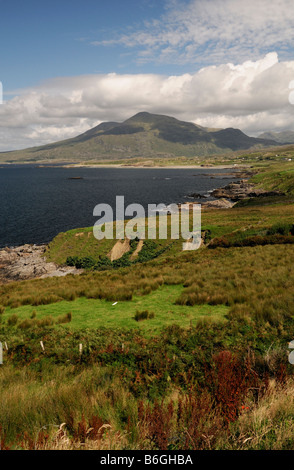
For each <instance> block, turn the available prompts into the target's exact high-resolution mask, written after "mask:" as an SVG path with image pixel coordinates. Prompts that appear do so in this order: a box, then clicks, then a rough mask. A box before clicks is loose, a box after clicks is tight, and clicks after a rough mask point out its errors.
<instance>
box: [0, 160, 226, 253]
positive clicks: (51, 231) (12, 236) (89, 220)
mask: <svg viewBox="0 0 294 470" xmlns="http://www.w3.org/2000/svg"><path fill="white" fill-rule="evenodd" d="M228 171H229V170H215V169H207V168H203V169H199V170H198V169H197V170H196V169H146V168H144V169H142V168H141V169H140V168H132V169H131V168H121V169H119V168H95V169H93V168H70V169H69V168H67V169H66V168H61V167H55V168H50V167H43V168H37V167H34V166H31V167H30V166H16V165H15V166H14V165H13V166H12V165H11V166H10V165H9V166H6V167H5V166H4V167H1V168H0V200H1V206H0V220H1V224H0V247H4V246H16V245H21V244H24V243H36V244H40V243H47V242H49V241H50V240H52V238H53V237H55V236H56V235H57V234H58V233H59V232H64V231H66V230H69V229H72V228H78V227H89V226H92V225H93V224H94V223H95V222H96V220H97V217H94V216H93V209H94V207H95V206H96V204H99V203H107V204H110V205H111V206H112V207H113V208H114V209H115V197H116V195H122V196H125V206H127V205H128V204H131V203H140V204H142V205H143V207H144V208H145V210H146V213H147V206H148V204H151V203H154V204H159V203H164V204H172V203H179V202H187V201H190V200H191V198H189V197H188V194H190V193H192V192H197V193H200V194H209V193H208V191H211V190H212V189H214V188H219V187H221V186H225V185H226V184H228V183H229V182H230V181H233V180H234V178H233V177H231V178H227V177H226V176H225V175H223V176H222V174H223V173H227V172H228ZM212 173H213V174H215V173H218V176H217V178H211V177H210V176H207V175H209V174H212ZM72 177H82V178H83V179H76V180H75V179H69V178H72ZM199 202H200V201H199Z"/></svg>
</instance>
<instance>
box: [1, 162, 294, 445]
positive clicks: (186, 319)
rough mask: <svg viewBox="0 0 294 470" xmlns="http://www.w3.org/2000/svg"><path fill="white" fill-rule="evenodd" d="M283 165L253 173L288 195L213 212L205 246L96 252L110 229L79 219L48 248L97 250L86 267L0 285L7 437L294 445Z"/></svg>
mask: <svg viewBox="0 0 294 470" xmlns="http://www.w3.org/2000/svg"><path fill="white" fill-rule="evenodd" d="M280 164H281V162H275V163H274V164H271V166H270V167H269V168H268V167H267V166H266V164H265V163H262V165H263V166H262V168H261V169H260V171H262V172H263V174H264V176H263V178H261V177H260V175H261V172H258V174H256V175H255V176H254V178H255V179H256V182H257V183H258V184H265V185H267V186H268V187H269V188H272V187H273V186H279V188H280V189H283V192H285V196H283V197H277V198H274V197H271V198H264V199H262V198H260V199H259V198H258V200H254V201H252V200H247V201H246V200H245V201H242V203H239V204H237V206H235V207H234V208H233V209H230V210H228V211H220V210H211V211H204V212H203V214H202V217H203V219H202V236H203V245H202V247H201V248H200V249H199V250H197V251H191V252H183V251H182V250H181V240H179V241H176V242H175V243H173V244H171V243H170V240H168V241H165V242H164V241H162V240H156V241H155V244H156V247H155V248H154V246H153V253H157V254H158V256H151V255H150V256H147V259H146V258H144V257H143V258H142V259H141V260H140V262H133V261H134V260H133V259H132V258H131V254H132V253H133V252H132V253H130V255H129V257H125V261H127V262H124V263H123V264H119V263H118V264H115V263H113V262H111V263H100V265H97V263H98V264H99V260H100V261H101V259H105V257H107V254H108V253H109V251H110V250H111V248H112V246H113V242H112V241H111V240H110V241H104V242H98V241H97V240H96V239H94V237H92V234H91V229H89V228H85V229H79V230H74V231H70V232H67V233H66V234H60V235H59V236H58V237H56V238H55V239H54V240H53V241H52V243H51V244H50V245H49V247H48V251H47V253H46V256H47V257H48V259H49V260H51V261H55V262H58V263H66V262H67V260H68V257H70V256H71V257H76V261H77V260H78V261H79V262H81V260H84V259H85V258H87V259H90V260H91V259H92V260H94V261H95V263H96V264H94V265H91V266H88V268H87V269H85V271H84V273H83V274H81V275H79V276H74V275H68V276H66V277H60V278H47V279H35V280H30V281H22V282H13V283H9V284H6V285H1V286H0V320H1V323H0V340H1V342H2V343H3V346H4V363H3V365H2V366H1V368H0V383H1V402H0V439H1V448H2V449H14V448H16V449H162V450H165V449H175V450H177V449H180V450H183V449H230V450H231V449H234V450H235V449H244V450H245V449H265V450H272V449H293V448H294V426H293V422H294V421H293V417H294V400H293V391H294V381H293V380H294V377H293V365H291V364H290V363H289V361H288V355H289V352H290V349H289V344H288V343H289V342H290V341H292V340H293V339H294V317H293V313H294V295H293V294H294V287H293V286H294V272H293V269H292V266H293V264H294V249H293V239H294V234H293V224H294V206H293V186H292V176H291V165H293V164H292V163H291V162H289V163H286V165H285V167H283V170H281V168H280ZM279 175H280V178H278V176H279ZM289 175H290V176H289ZM281 185H282V186H283V188H282V186H281ZM77 235H78V236H77ZM149 249H150V246H149ZM151 251H152V250H151ZM147 252H149V254H150V251H148V250H147ZM143 253H144V252H143ZM145 255H146V251H145Z"/></svg>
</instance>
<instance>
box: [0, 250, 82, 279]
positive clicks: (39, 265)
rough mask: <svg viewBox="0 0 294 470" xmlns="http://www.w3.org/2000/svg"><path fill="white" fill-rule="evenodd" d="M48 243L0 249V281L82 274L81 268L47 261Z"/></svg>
mask: <svg viewBox="0 0 294 470" xmlns="http://www.w3.org/2000/svg"><path fill="white" fill-rule="evenodd" d="M45 251H46V245H22V246H18V247H15V248H4V249H3V250H1V251H0V282H2V283H6V282H10V281H20V280H25V279H34V278H45V277H52V276H66V275H67V274H80V273H81V272H82V270H81V269H76V268H74V267H70V266H58V265H56V264H55V263H47V262H46V257H45V256H44V254H45Z"/></svg>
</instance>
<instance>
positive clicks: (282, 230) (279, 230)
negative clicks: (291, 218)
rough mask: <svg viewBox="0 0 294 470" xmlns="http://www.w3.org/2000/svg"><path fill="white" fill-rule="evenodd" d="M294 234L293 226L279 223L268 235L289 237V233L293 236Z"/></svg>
mask: <svg viewBox="0 0 294 470" xmlns="http://www.w3.org/2000/svg"><path fill="white" fill-rule="evenodd" d="M293 232H294V225H293V224H289V223H286V222H278V223H276V224H274V225H273V226H272V227H271V228H269V229H268V231H267V235H276V234H279V235H289V233H291V234H292V235H293Z"/></svg>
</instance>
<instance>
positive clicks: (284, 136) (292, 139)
mask: <svg viewBox="0 0 294 470" xmlns="http://www.w3.org/2000/svg"><path fill="white" fill-rule="evenodd" d="M258 138H259V139H270V140H275V141H276V142H279V143H280V144H293V143H294V132H293V131H282V132H264V133H263V134H260V135H259V136H258Z"/></svg>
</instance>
